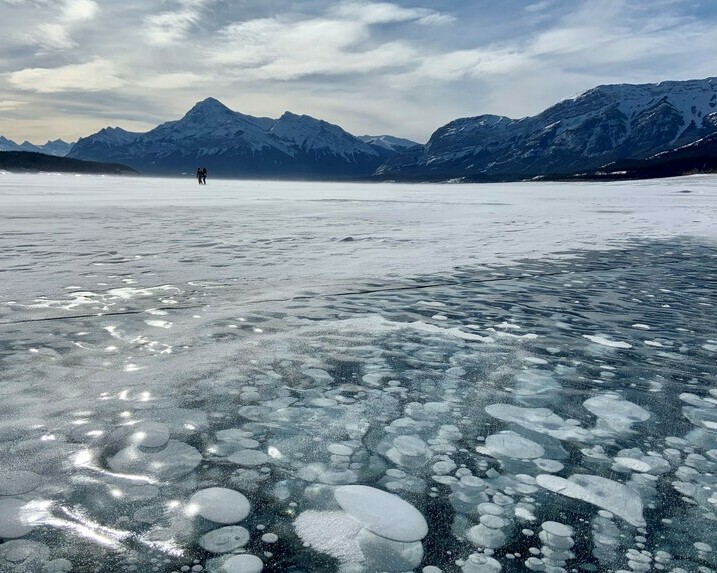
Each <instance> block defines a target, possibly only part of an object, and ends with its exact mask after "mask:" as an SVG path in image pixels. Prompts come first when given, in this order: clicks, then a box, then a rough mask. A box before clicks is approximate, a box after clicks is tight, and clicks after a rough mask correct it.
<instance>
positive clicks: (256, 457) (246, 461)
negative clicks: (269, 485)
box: [227, 450, 269, 467]
mask: <svg viewBox="0 0 717 573" xmlns="http://www.w3.org/2000/svg"><path fill="white" fill-rule="evenodd" d="M227 460H228V461H230V462H232V463H233V464H237V465H239V466H248V467H251V466H260V465H262V464H265V463H267V462H268V461H269V456H268V455H266V454H265V453H264V452H261V451H259V450H239V451H238V452H236V453H234V454H232V455H231V456H229V457H228V458H227Z"/></svg>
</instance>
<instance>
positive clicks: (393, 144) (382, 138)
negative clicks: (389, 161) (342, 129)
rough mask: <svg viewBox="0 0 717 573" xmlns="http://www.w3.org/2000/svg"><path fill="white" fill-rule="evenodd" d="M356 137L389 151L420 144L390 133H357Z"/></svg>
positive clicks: (402, 149)
mask: <svg viewBox="0 0 717 573" xmlns="http://www.w3.org/2000/svg"><path fill="white" fill-rule="evenodd" d="M358 138H359V139H360V140H361V141H363V142H365V143H368V144H370V145H375V146H378V147H382V148H384V149H387V150H389V151H404V150H406V149H410V148H411V147H415V146H417V145H420V143H416V142H415V141H411V140H410V139H403V138H401V137H393V136H392V135H359V136H358Z"/></svg>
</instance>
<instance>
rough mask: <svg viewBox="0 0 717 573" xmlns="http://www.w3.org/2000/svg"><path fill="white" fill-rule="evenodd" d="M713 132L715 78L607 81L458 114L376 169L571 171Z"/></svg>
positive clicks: (528, 174) (473, 174)
mask: <svg viewBox="0 0 717 573" xmlns="http://www.w3.org/2000/svg"><path fill="white" fill-rule="evenodd" d="M716 132H717V78H707V79H704V80H690V81H682V82H662V83H659V84H643V85H630V84H619V85H605V86H599V87H596V88H594V89H591V90H589V91H587V92H585V93H583V94H581V95H579V96H577V97H574V98H570V99H566V100H564V101H561V102H560V103H558V104H556V105H554V106H552V107H550V108H548V109H546V110H545V111H543V112H542V113H540V114H538V115H536V116H532V117H525V118H523V119H511V118H508V117H502V116H495V115H481V116H477V117H469V118H463V119H457V120H455V121H452V122H450V123H449V124H447V125H445V126H443V127H441V128H440V129H438V130H437V131H436V132H435V133H434V134H433V135H432V136H431V138H430V140H429V141H428V143H427V144H426V145H424V146H421V147H419V148H414V149H412V150H410V152H408V153H403V154H401V155H399V156H397V157H394V158H393V159H390V160H389V161H388V162H387V163H386V164H385V165H382V166H381V167H380V168H379V169H378V170H377V173H376V175H377V176H379V177H381V178H383V179H394V180H396V179H398V180H433V181H435V180H439V181H440V180H445V179H451V178H461V179H462V180H464V181H491V180H493V181H495V180H501V181H502V180H514V179H526V178H532V177H536V176H546V175H548V176H554V175H561V174H570V173H576V172H583V171H588V170H591V169H597V168H600V167H602V166H604V165H606V164H608V163H612V162H616V161H625V160H641V159H645V158H647V157H650V156H652V155H655V154H656V153H660V152H663V151H667V150H671V149H675V148H678V147H681V146H684V145H687V144H690V143H693V142H696V141H698V140H700V139H702V138H704V137H706V136H709V135H711V134H713V133H716Z"/></svg>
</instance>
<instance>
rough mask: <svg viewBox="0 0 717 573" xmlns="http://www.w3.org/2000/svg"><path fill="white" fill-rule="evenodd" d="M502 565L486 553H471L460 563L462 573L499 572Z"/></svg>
mask: <svg viewBox="0 0 717 573" xmlns="http://www.w3.org/2000/svg"><path fill="white" fill-rule="evenodd" d="M502 569H503V566H502V565H501V564H500V563H499V562H498V561H496V560H495V559H493V558H492V557H488V556H487V555H483V554H482V553H472V554H471V555H469V556H468V559H466V560H465V562H464V563H463V565H461V570H462V571H463V573H500V571H501V570H502Z"/></svg>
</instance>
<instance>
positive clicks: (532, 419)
mask: <svg viewBox="0 0 717 573" xmlns="http://www.w3.org/2000/svg"><path fill="white" fill-rule="evenodd" d="M485 411H486V412H487V413H488V414H490V415H491V416H493V417H494V418H497V419H498V420H503V421H505V422H511V423H515V424H518V425H519V426H522V427H523V428H526V429H528V430H532V431H534V432H537V433H539V434H546V435H548V436H552V437H553V438H557V439H559V440H577V441H584V440H588V439H590V438H592V433H591V432H589V431H587V430H585V429H583V428H579V427H576V426H574V425H572V424H568V423H566V422H565V420H563V419H562V418H561V417H560V416H558V415H557V414H555V413H554V412H553V411H552V410H549V409H548V408H521V407H520V406H513V405H512V404H490V405H489V406H486V407H485Z"/></svg>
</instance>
